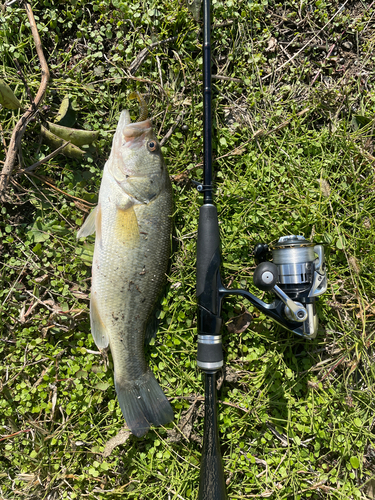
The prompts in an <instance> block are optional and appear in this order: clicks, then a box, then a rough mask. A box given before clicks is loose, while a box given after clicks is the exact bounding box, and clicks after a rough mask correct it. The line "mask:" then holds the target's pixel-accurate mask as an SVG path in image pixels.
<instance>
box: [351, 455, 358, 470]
mask: <svg viewBox="0 0 375 500" xmlns="http://www.w3.org/2000/svg"><path fill="white" fill-rule="evenodd" d="M350 463H351V465H352V467H353V469H358V467H359V460H358V458H357V457H350Z"/></svg>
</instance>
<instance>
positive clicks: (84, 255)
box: [76, 243, 94, 267]
mask: <svg viewBox="0 0 375 500" xmlns="http://www.w3.org/2000/svg"><path fill="white" fill-rule="evenodd" d="M76 255H77V257H79V258H80V259H81V260H82V261H83V263H84V264H85V265H86V266H88V267H91V266H92V259H93V256H94V244H89V243H85V244H84V245H83V246H79V247H77V248H76Z"/></svg>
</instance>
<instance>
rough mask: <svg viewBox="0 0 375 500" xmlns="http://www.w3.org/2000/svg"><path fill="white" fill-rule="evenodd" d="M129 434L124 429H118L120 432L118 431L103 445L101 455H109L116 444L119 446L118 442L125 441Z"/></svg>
mask: <svg viewBox="0 0 375 500" xmlns="http://www.w3.org/2000/svg"><path fill="white" fill-rule="evenodd" d="M130 434H131V432H130V431H127V430H125V429H120V432H118V433H117V434H116V436H114V437H113V438H111V439H110V440H109V441H107V443H106V445H105V447H104V451H103V457H109V455H110V454H111V453H112V451H113V450H114V449H115V448H116V446H120V444H124V443H126V441H127V440H128V439H129V437H130Z"/></svg>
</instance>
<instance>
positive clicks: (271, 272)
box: [253, 262, 278, 292]
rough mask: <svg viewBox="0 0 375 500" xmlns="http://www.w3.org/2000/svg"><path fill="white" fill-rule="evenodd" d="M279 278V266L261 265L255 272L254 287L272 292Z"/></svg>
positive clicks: (266, 263)
mask: <svg viewBox="0 0 375 500" xmlns="http://www.w3.org/2000/svg"><path fill="white" fill-rule="evenodd" d="M277 278H278V270H277V266H276V265H275V264H273V263H272V262H262V263H260V264H259V265H258V266H257V267H256V268H255V271H254V275H253V281H254V285H255V286H256V287H257V288H259V290H263V291H264V292H266V291H268V290H272V288H273V287H274V286H275V285H276V282H277Z"/></svg>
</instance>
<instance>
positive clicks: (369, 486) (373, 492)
mask: <svg viewBox="0 0 375 500" xmlns="http://www.w3.org/2000/svg"><path fill="white" fill-rule="evenodd" d="M364 490H365V494H366V496H367V498H371V499H373V498H375V479H370V481H368V483H366V485H365V487H364Z"/></svg>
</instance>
